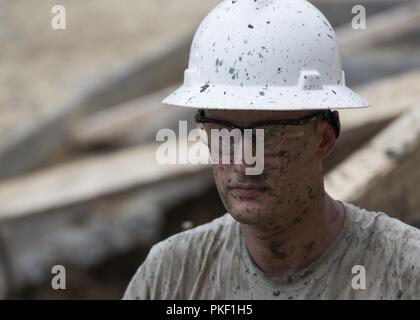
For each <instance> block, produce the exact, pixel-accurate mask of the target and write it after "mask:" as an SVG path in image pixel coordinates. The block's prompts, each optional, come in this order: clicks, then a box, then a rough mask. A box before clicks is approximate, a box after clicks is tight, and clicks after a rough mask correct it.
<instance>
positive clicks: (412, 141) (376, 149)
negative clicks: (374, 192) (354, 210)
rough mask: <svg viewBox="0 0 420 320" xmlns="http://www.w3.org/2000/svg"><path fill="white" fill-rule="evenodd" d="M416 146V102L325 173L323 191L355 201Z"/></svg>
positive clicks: (419, 124)
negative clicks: (330, 170) (334, 167)
mask: <svg viewBox="0 0 420 320" xmlns="http://www.w3.org/2000/svg"><path fill="white" fill-rule="evenodd" d="M418 147H420V105H415V106H414V107H412V108H411V109H410V110H408V111H407V112H405V113H404V114H403V115H401V116H400V117H399V118H398V119H397V120H395V121H394V122H392V124H391V125H389V126H388V127H387V128H386V129H384V130H383V131H382V132H381V133H380V134H378V135H377V136H375V137H374V138H373V139H372V140H371V141H370V142H368V143H367V144H366V145H365V146H364V147H363V148H361V149H360V150H358V151H356V152H355V153H353V154H352V155H351V156H350V157H349V158H348V159H347V160H346V161H344V162H343V163H341V164H339V165H338V166H337V168H336V169H334V170H333V171H332V172H331V173H329V174H328V175H327V176H326V179H325V187H326V190H327V191H328V192H329V193H330V194H331V195H332V196H333V197H334V198H337V199H341V200H344V201H350V202H354V201H357V200H358V199H360V198H361V197H362V196H363V195H364V194H366V193H367V192H368V191H369V190H370V189H371V188H373V187H374V186H375V185H378V184H380V183H381V182H382V181H383V179H384V178H385V177H386V176H388V175H389V174H390V173H391V172H392V171H394V170H395V169H396V168H397V167H398V166H399V164H400V163H401V161H402V160H403V159H405V158H407V157H409V156H410V155H412V154H413V152H414V151H415V150H416V148H418Z"/></svg>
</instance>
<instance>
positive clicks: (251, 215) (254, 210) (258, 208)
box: [229, 201, 267, 225]
mask: <svg viewBox="0 0 420 320" xmlns="http://www.w3.org/2000/svg"><path fill="white" fill-rule="evenodd" d="M266 210H267V206H266V205H263V204H261V203H260V202H257V201H243V202H241V203H233V204H232V205H231V206H229V214H230V215H231V216H232V217H233V218H234V219H235V220H236V221H238V222H240V223H244V224H250V225H255V224H258V223H261V218H262V217H263V215H264V212H265V211H266Z"/></svg>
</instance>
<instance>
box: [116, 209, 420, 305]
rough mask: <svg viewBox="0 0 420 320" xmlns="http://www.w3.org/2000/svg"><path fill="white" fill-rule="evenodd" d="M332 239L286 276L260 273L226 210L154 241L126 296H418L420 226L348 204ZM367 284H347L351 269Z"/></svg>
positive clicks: (208, 297) (146, 297) (145, 297)
mask: <svg viewBox="0 0 420 320" xmlns="http://www.w3.org/2000/svg"><path fill="white" fill-rule="evenodd" d="M342 203H343V205H344V207H345V219H344V225H343V228H342V230H341V231H340V234H339V235H338V237H337V238H336V240H335V241H334V243H333V244H332V245H331V246H330V247H329V248H328V250H327V251H326V252H324V254H323V255H322V256H321V257H320V258H319V259H318V260H317V261H315V262H314V263H313V264H311V265H310V266H308V267H306V268H305V269H304V270H301V271H300V272H298V273H296V274H294V275H293V276H289V277H274V278H273V277H271V278H269V277H266V276H265V275H264V274H263V273H262V271H261V270H260V269H259V268H258V267H257V266H256V265H255V264H254V263H253V261H252V259H251V258H250V256H249V254H248V251H247V248H246V246H245V242H244V240H243V238H242V236H241V231H240V228H239V223H238V222H236V221H235V220H233V218H232V217H231V216H230V215H228V214H226V215H224V216H223V217H220V218H218V219H215V220H213V221H212V222H210V223H208V224H205V225H202V226H200V227H197V228H195V229H192V230H188V231H185V232H182V233H179V234H176V235H174V236H172V237H170V238H168V239H166V240H164V241H162V242H160V243H158V244H157V245H155V246H154V247H153V248H152V250H151V251H150V253H149V255H148V257H147V259H146V261H145V262H144V263H143V264H142V265H141V266H140V268H139V269H138V271H137V272H136V274H135V275H134V277H133V279H132V280H131V282H130V284H129V286H128V288H127V290H126V292H125V295H124V299H420V230H418V229H416V228H413V227H410V226H408V225H406V224H404V223H402V222H401V221H399V220H397V219H394V218H391V217H389V216H387V215H386V214H384V213H381V212H379V213H377V212H369V211H367V210H365V209H360V208H358V207H356V206H354V205H352V204H350V203H346V202H342ZM355 265H361V266H363V267H364V268H365V270H366V289H358V290H356V289H354V288H353V287H352V279H353V277H354V276H355V274H352V268H353V267H354V266H355Z"/></svg>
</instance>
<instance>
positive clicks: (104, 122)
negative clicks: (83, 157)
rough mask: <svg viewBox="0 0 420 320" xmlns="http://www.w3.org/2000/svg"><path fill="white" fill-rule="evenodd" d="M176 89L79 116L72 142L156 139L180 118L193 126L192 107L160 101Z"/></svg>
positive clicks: (80, 145)
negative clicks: (163, 130)
mask: <svg viewBox="0 0 420 320" xmlns="http://www.w3.org/2000/svg"><path fill="white" fill-rule="evenodd" d="M174 90H175V87H170V88H166V89H164V90H160V91H158V92H156V93H153V94H150V95H147V96H145V97H142V98H139V99H136V100H132V101H129V102H127V103H124V104H122V105H117V106H114V107H111V108H108V109H106V110H103V111H100V112H96V113H93V114H91V115H89V116H87V117H85V118H83V119H80V121H77V122H75V123H74V124H73V126H72V127H71V128H70V140H71V141H72V144H74V145H75V146H77V147H78V148H89V147H91V146H96V145H106V144H126V143H134V142H135V143H137V144H141V143H149V142H152V141H155V140H156V132H157V131H158V130H159V129H162V128H171V129H175V127H176V124H178V120H187V121H189V124H190V126H191V125H192V124H193V118H194V113H195V111H194V110H193V109H186V108H170V107H169V108H168V106H165V105H163V104H162V103H161V101H162V100H163V99H164V97H166V96H167V95H169V94H170V93H171V92H172V91H174ZM176 131H178V130H177V129H176Z"/></svg>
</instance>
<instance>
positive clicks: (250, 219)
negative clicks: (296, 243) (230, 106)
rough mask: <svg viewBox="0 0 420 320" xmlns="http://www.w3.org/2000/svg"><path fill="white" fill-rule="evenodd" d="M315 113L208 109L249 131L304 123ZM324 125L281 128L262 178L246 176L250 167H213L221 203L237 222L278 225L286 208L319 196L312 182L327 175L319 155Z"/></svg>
mask: <svg viewBox="0 0 420 320" xmlns="http://www.w3.org/2000/svg"><path fill="white" fill-rule="evenodd" d="M315 112H316V111H226V110H207V111H206V116H207V117H209V118H213V119H218V120H225V121H229V122H231V123H234V124H236V125H240V126H244V127H245V126H250V125H252V124H254V123H256V122H261V121H273V120H280V119H293V118H294V119H295V118H301V117H304V116H307V115H310V114H313V113H315ZM320 122H321V121H320V120H317V121H315V122H312V123H309V124H306V125H303V126H287V127H286V128H284V127H283V130H281V127H279V129H280V130H279V132H277V133H276V132H275V133H276V134H274V135H273V137H274V139H273V138H270V137H269V136H267V134H266V136H265V138H264V139H265V145H264V149H265V150H264V171H263V173H262V174H261V175H256V176H255V175H254V176H253V175H246V173H245V169H246V168H247V165H246V164H245V163H242V164H214V165H213V172H214V176H215V181H216V185H217V188H218V190H219V193H220V196H221V199H222V201H223V203H224V205H225V207H226V209H227V210H228V211H229V213H230V214H231V215H232V216H233V217H234V218H235V219H236V220H237V221H240V222H242V223H245V224H253V225H255V224H261V225H274V224H275V223H277V224H278V221H279V217H278V215H277V213H278V212H279V209H280V208H281V207H283V208H285V209H287V208H290V207H291V206H292V205H293V203H294V202H297V201H299V200H303V201H305V199H309V198H310V197H312V196H313V193H314V190H311V186H310V184H311V183H310V182H311V180H313V179H315V175H316V174H318V175H319V173H320V171H321V170H322V168H321V160H322V159H321V158H322V156H320V154H319V153H318V152H317V151H318V146H319V144H320V141H321V138H320V136H321V135H320V134H319V131H320V130H319V124H320ZM270 139H271V140H270ZM248 167H249V165H248ZM284 218H285V219H289V218H288V217H284ZM284 222H285V223H287V221H284Z"/></svg>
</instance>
